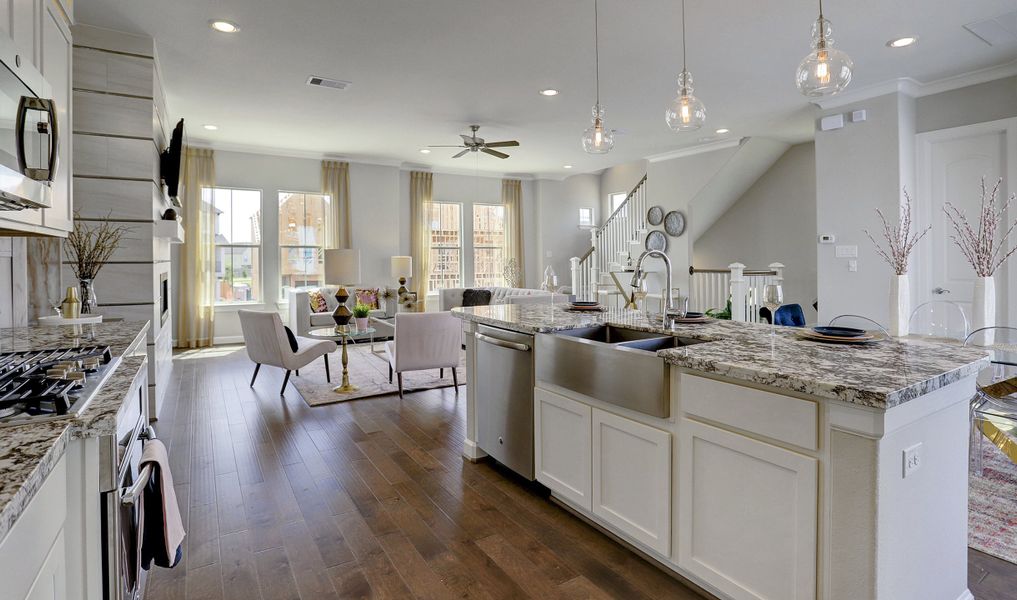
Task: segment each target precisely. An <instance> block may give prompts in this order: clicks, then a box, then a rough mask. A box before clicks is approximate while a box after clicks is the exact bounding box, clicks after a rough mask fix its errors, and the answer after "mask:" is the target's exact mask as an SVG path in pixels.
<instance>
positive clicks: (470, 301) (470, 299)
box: [463, 289, 491, 307]
mask: <svg viewBox="0 0 1017 600" xmlns="http://www.w3.org/2000/svg"><path fill="white" fill-rule="evenodd" d="M490 303H491V290H474V289H467V290H463V306H464V307H466V306H487V305H488V304H490Z"/></svg>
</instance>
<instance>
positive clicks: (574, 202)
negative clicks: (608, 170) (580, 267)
mask: <svg viewBox="0 0 1017 600" xmlns="http://www.w3.org/2000/svg"><path fill="white" fill-rule="evenodd" d="M640 177H641V176H640ZM535 195H536V198H537V206H538V217H537V218H538V219H539V220H540V247H539V248H538V249H537V255H538V256H539V257H540V267H539V269H538V272H537V276H538V279H537V283H539V282H540V281H541V279H540V277H542V276H543V273H544V269H545V268H546V267H547V266H548V265H551V266H553V267H554V270H555V273H557V274H558V284H559V285H569V284H570V277H571V264H570V263H569V259H570V258H572V257H573V256H582V254H583V253H584V252H586V250H588V249H589V247H590V230H589V229H580V228H579V209H580V208H592V209H593V210H594V222H597V220H598V219H599V218H600V211H601V202H600V197H601V194H600V176H599V175H595V174H581V175H574V176H572V177H568V178H566V179H565V180H563V181H556V180H549V179H541V180H538V181H536V182H535Z"/></svg>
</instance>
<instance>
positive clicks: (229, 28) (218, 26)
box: [208, 19, 240, 33]
mask: <svg viewBox="0 0 1017 600" xmlns="http://www.w3.org/2000/svg"><path fill="white" fill-rule="evenodd" d="M208 26H209V27H211V28H212V29H214V30H216V31H218V32H219V33H236V32H238V31H240V26H239V25H237V24H236V23H234V22H233V21H222V20H218V19H215V20H212V21H209V22H208Z"/></svg>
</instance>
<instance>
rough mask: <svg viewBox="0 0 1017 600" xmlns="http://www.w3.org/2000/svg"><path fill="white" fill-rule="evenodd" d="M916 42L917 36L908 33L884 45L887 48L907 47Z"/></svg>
mask: <svg viewBox="0 0 1017 600" xmlns="http://www.w3.org/2000/svg"><path fill="white" fill-rule="evenodd" d="M916 43H918V36H917V35H908V36H904V37H899V38H897V39H893V40H890V41H889V42H887V43H886V45H887V47H889V48H907V47H908V46H914V45H915V44H916Z"/></svg>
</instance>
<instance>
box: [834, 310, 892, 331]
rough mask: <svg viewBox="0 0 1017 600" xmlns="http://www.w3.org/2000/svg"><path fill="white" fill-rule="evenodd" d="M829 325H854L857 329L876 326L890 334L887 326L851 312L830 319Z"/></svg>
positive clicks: (867, 328)
mask: <svg viewBox="0 0 1017 600" xmlns="http://www.w3.org/2000/svg"><path fill="white" fill-rule="evenodd" d="M829 326H830V327H834V326H839V327H854V328H856V329H865V330H869V329H872V328H873V327H875V328H876V329H879V330H880V331H882V332H883V333H884V334H885V335H886V336H889V335H890V331H889V330H887V328H886V327H883V326H882V325H880V324H879V322H877V321H875V320H873V319H870V318H869V317H865V316H862V315H850V314H846V315H837V316H836V317H834V318H832V319H830V323H829Z"/></svg>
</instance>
